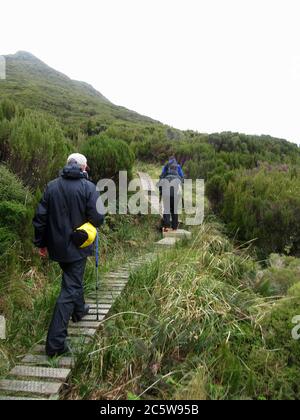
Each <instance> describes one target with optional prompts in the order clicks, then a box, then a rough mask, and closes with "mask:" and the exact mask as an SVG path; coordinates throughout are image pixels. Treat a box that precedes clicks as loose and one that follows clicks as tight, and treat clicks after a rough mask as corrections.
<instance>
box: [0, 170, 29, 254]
mask: <svg viewBox="0 0 300 420" xmlns="http://www.w3.org/2000/svg"><path fill="white" fill-rule="evenodd" d="M0 178H1V183H0V229H1V234H0V241H1V242H2V246H1V250H2V251H3V249H7V244H11V245H12V244H13V242H15V241H16V240H17V239H19V240H20V241H22V242H23V243H24V244H25V243H26V244H28V243H29V241H30V237H31V235H30V233H31V232H30V229H31V226H30V225H31V224H30V221H31V216H32V204H33V198H32V195H31V193H30V191H29V190H28V189H27V188H26V187H24V185H23V184H22V182H21V181H20V180H19V179H18V178H17V177H16V176H15V175H14V174H12V173H11V172H10V171H9V170H8V169H7V168H6V167H5V166H4V165H0ZM0 254H1V253H0Z"/></svg>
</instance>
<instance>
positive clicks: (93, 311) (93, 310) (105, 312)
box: [85, 305, 110, 318]
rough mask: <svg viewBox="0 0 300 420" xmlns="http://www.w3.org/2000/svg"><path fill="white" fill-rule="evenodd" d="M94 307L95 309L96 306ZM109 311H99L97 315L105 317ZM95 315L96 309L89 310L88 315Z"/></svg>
mask: <svg viewBox="0 0 300 420" xmlns="http://www.w3.org/2000/svg"><path fill="white" fill-rule="evenodd" d="M96 307H97V305H96ZM109 311H110V309H99V315H106V314H108V312H109ZM96 314H97V309H96V308H95V309H94V308H91V309H90V312H89V315H96ZM89 315H87V316H89ZM85 318H86V317H85Z"/></svg>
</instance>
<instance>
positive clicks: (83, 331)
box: [68, 327, 97, 337]
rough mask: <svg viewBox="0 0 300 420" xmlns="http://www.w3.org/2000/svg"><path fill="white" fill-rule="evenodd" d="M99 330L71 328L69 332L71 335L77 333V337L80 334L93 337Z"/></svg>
mask: <svg viewBox="0 0 300 420" xmlns="http://www.w3.org/2000/svg"><path fill="white" fill-rule="evenodd" d="M96 332H97V330H96V329H92V328H82V327H81V328H69V330H68V333H69V335H75V336H77V337H80V336H84V337H85V336H87V337H93V336H94V335H95V334H96Z"/></svg>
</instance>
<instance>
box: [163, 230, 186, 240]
mask: <svg viewBox="0 0 300 420" xmlns="http://www.w3.org/2000/svg"><path fill="white" fill-rule="evenodd" d="M163 237H164V238H179V239H184V238H186V239H191V237H192V234H191V232H189V231H188V230H184V229H178V230H175V231H173V230H170V231H169V232H163Z"/></svg>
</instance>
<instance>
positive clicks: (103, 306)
mask: <svg viewBox="0 0 300 420" xmlns="http://www.w3.org/2000/svg"><path fill="white" fill-rule="evenodd" d="M95 308H97V304H96V302H95V303H91V304H90V310H91V309H95ZM98 308H99V310H101V311H102V310H105V309H110V308H111V304H110V303H101V304H100V303H99V306H98Z"/></svg>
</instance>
